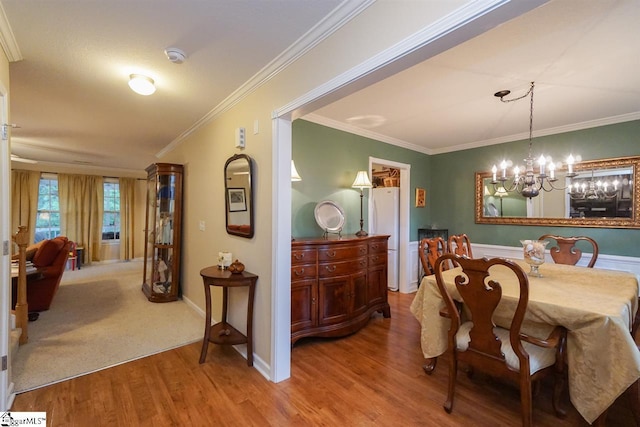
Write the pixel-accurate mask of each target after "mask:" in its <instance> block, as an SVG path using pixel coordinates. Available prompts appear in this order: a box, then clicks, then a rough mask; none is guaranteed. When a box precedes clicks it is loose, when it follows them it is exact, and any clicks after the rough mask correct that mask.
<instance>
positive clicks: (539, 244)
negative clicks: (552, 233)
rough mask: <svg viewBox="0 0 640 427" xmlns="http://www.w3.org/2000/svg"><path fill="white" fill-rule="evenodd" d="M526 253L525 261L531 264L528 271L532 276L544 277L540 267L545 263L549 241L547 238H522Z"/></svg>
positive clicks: (523, 248) (521, 241) (524, 252)
mask: <svg viewBox="0 0 640 427" xmlns="http://www.w3.org/2000/svg"><path fill="white" fill-rule="evenodd" d="M520 243H521V244H522V250H523V254H524V262H526V263H527V264H529V265H530V266H531V270H530V271H529V273H527V274H528V275H529V276H531V277H542V274H540V271H539V270H538V267H540V266H541V265H542V264H544V252H545V249H546V247H547V244H549V242H548V241H547V240H520Z"/></svg>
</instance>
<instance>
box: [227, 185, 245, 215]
mask: <svg viewBox="0 0 640 427" xmlns="http://www.w3.org/2000/svg"><path fill="white" fill-rule="evenodd" d="M227 198H228V201H229V212H241V211H246V210H247V198H246V197H245V193H244V188H228V189H227Z"/></svg>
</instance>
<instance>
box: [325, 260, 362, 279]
mask: <svg viewBox="0 0 640 427" xmlns="http://www.w3.org/2000/svg"><path fill="white" fill-rule="evenodd" d="M365 268H367V258H365V257H362V258H358V259H354V260H350V261H339V262H323V263H321V264H319V265H318V270H319V271H318V276H320V277H331V276H343V275H345V274H351V273H354V272H356V271H360V270H362V269H365Z"/></svg>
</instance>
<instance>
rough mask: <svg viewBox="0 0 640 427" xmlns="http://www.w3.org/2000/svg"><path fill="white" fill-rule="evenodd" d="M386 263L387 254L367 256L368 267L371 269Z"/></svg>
mask: <svg viewBox="0 0 640 427" xmlns="http://www.w3.org/2000/svg"><path fill="white" fill-rule="evenodd" d="M386 263H387V254H386V253H380V254H371V255H369V267H373V266H374V265H382V264H386Z"/></svg>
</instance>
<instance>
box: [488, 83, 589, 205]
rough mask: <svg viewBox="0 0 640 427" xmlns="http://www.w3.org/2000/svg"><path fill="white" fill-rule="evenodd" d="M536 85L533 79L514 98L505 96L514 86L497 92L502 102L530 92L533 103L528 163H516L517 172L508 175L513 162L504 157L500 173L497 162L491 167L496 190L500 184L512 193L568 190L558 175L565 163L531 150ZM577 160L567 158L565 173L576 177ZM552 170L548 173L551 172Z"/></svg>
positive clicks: (514, 170) (531, 104)
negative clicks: (559, 182) (525, 89)
mask: <svg viewBox="0 0 640 427" xmlns="http://www.w3.org/2000/svg"><path fill="white" fill-rule="evenodd" d="M534 87H535V82H531V87H530V88H529V90H528V91H527V93H525V94H524V95H522V96H520V97H518V98H514V99H504V97H505V96H507V95H509V94H510V93H511V91H510V90H501V91H499V92H496V93H495V94H494V96H496V97H498V98H500V101H502V102H505V103H506V102H513V101H518V100H520V99H523V98H526V97H527V96H530V107H529V155H528V156H527V158H526V159H524V162H525V164H524V166H515V167H514V168H513V175H512V176H507V168H508V167H509V166H510V165H512V164H513V163H512V162H511V161H508V160H503V161H502V163H500V173H498V168H497V167H496V165H493V168H492V169H491V172H492V177H493V178H492V180H491V183H492V184H493V187H494V190H496V191H497V189H498V188H499V187H503V188H504V189H505V191H507V192H508V193H511V192H513V191H517V192H518V193H520V194H522V196H523V197H528V198H530V199H531V198H532V197H536V196H537V195H538V194H540V190H544V191H552V190H566V189H567V188H568V186H564V187H563V186H558V185H557V184H556V182H557V181H558V178H557V177H556V169H560V168H561V167H562V163H561V162H558V163H557V164H556V163H554V162H553V159H552V158H551V156H548V157H546V156H545V155H544V154H543V155H541V156H540V157H539V158H538V159H537V161H536V160H535V159H534V158H533V156H532V154H531V151H532V150H531V148H532V139H533V89H534ZM534 162H535V163H537V164H538V173H537V175H536V173H535V171H534ZM574 163H575V159H574V157H573V156H572V155H569V157H568V158H567V159H566V165H567V173H566V174H565V176H566V177H567V178H573V177H575V176H576V175H577V174H576V173H575V172H574V171H573V165H574ZM547 172H548V174H547Z"/></svg>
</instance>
